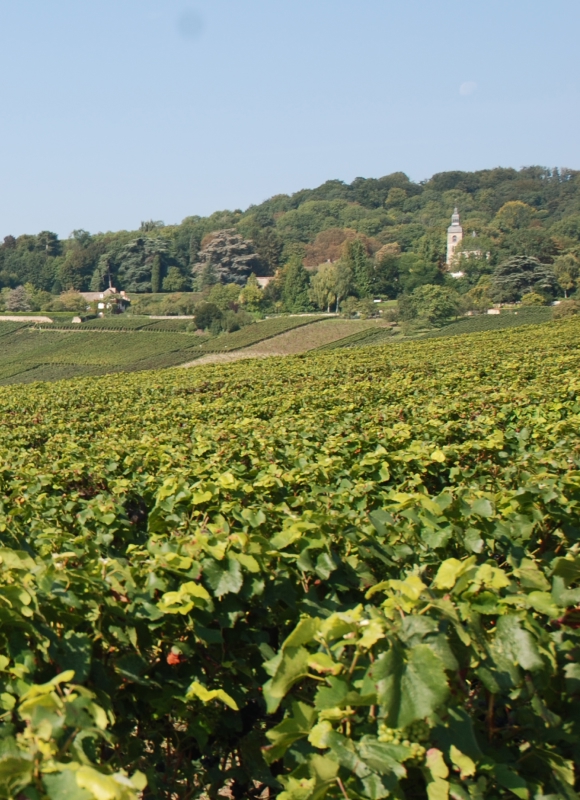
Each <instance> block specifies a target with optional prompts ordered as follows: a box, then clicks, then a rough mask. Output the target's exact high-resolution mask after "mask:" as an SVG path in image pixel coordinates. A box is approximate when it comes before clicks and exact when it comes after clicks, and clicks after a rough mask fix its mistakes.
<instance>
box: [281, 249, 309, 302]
mask: <svg viewBox="0 0 580 800" xmlns="http://www.w3.org/2000/svg"><path fill="white" fill-rule="evenodd" d="M281 278H282V301H283V303H284V306H285V308H286V310H287V311H291V312H294V313H296V312H299V311H309V310H310V297H309V292H308V290H309V285H310V276H309V274H308V272H307V270H306V269H305V268H304V265H303V263H302V259H301V258H300V256H293V257H292V258H291V259H290V261H289V262H288V263H287V264H286V266H285V267H284V269H283V270H282V276H281Z"/></svg>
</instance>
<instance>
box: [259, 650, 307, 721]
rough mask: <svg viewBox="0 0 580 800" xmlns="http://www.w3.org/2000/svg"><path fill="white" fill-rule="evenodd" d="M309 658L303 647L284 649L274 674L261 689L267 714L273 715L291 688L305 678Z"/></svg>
mask: <svg viewBox="0 0 580 800" xmlns="http://www.w3.org/2000/svg"><path fill="white" fill-rule="evenodd" d="M309 657H310V654H309V653H308V650H306V648H304V647H286V648H284V650H283V651H282V655H281V658H280V659H279V661H278V664H277V668H276V672H275V673H274V675H273V677H272V679H271V680H269V681H268V682H267V683H265V684H264V687H263V693H264V699H265V700H266V705H267V709H268V714H273V713H274V711H276V709H277V708H278V706H279V705H280V701H281V700H282V698H283V697H285V696H286V694H287V692H288V691H289V690H290V689H291V688H292V686H294V684H295V683H296V682H297V681H299V680H300V679H301V678H304V677H306V675H307V674H308V659H309ZM273 660H274V659H273Z"/></svg>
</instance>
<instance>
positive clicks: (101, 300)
mask: <svg viewBox="0 0 580 800" xmlns="http://www.w3.org/2000/svg"><path fill="white" fill-rule="evenodd" d="M80 294H81V295H82V296H83V297H84V298H85V300H86V301H87V303H96V306H97V309H99V311H101V310H104V309H110V308H112V307H113V306H116V308H117V310H118V311H125V309H126V308H127V306H128V305H129V304H130V302H131V301H130V300H129V298H128V297H127V295H126V293H125V292H117V290H116V289H114V288H113V287H112V286H110V287H109V288H108V289H105V291H104V292H80Z"/></svg>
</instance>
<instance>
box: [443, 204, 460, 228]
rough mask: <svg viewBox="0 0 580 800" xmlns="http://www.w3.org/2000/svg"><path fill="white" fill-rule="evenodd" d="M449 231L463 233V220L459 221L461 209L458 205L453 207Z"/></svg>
mask: <svg viewBox="0 0 580 800" xmlns="http://www.w3.org/2000/svg"><path fill="white" fill-rule="evenodd" d="M447 230H448V231H449V233H462V232H463V228H462V227H461V222H460V221H459V209H458V208H457V206H456V207H455V208H454V209H453V214H452V215H451V225H450V226H449V228H448V229H447Z"/></svg>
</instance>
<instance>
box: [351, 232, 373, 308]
mask: <svg viewBox="0 0 580 800" xmlns="http://www.w3.org/2000/svg"><path fill="white" fill-rule="evenodd" d="M343 261H344V262H345V264H346V265H347V266H348V267H349V269H350V270H351V273H352V282H353V288H354V291H355V292H356V294H357V296H358V297H370V296H371V295H372V294H373V292H374V290H375V274H374V267H373V262H372V261H371V259H370V258H369V256H368V254H367V251H366V249H365V246H364V244H363V243H362V242H361V240H360V239H355V240H354V241H352V242H347V243H346V245H345V249H344V256H343Z"/></svg>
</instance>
